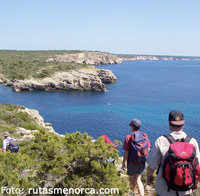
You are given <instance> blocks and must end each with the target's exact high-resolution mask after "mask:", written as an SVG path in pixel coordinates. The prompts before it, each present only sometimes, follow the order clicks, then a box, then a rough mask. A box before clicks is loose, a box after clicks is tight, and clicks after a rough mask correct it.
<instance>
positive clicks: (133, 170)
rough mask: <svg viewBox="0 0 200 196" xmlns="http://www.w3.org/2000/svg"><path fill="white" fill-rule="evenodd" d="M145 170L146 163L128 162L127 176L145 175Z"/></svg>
mask: <svg viewBox="0 0 200 196" xmlns="http://www.w3.org/2000/svg"><path fill="white" fill-rule="evenodd" d="M144 170H145V163H142V164H134V163H133V162H131V161H128V162H127V174H128V175H129V176H132V175H134V174H143V173H144Z"/></svg>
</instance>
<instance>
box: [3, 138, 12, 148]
mask: <svg viewBox="0 0 200 196" xmlns="http://www.w3.org/2000/svg"><path fill="white" fill-rule="evenodd" d="M10 139H12V138H11V137H7V138H6V139H4V140H3V149H6V150H7V148H8V147H9V140H10Z"/></svg>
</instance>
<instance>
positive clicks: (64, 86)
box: [0, 68, 116, 91]
mask: <svg viewBox="0 0 200 196" xmlns="http://www.w3.org/2000/svg"><path fill="white" fill-rule="evenodd" d="M115 81H116V77H115V75H114V74H113V73H112V72H111V71H109V70H104V69H96V68H82V69H79V70H71V71H68V72H56V73H55V74H54V75H52V76H51V77H46V78H37V79H36V78H31V79H25V80H17V79H8V78H6V77H5V76H4V75H0V83H1V84H4V85H6V86H11V87H12V88H13V90H14V91H25V90H27V91H35V90H45V91H50V90H67V91H70V90H77V91H105V90H106V88H105V84H107V83H114V82H115Z"/></svg>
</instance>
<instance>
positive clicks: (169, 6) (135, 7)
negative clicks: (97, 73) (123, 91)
mask: <svg viewBox="0 0 200 196" xmlns="http://www.w3.org/2000/svg"><path fill="white" fill-rule="evenodd" d="M199 8H200V1H199V0H192V1H189V0H124V1H123V0H5V1H4V0H1V1H0V49H17V50H43V49H46V50H54V49H56V50H63V49H66V50H74V49H78V50H79V49H83V50H100V51H106V52H111V53H129V54H160V55H162V54H163V55H189V56H200V12H199Z"/></svg>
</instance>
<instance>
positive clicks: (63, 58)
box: [47, 52, 121, 65]
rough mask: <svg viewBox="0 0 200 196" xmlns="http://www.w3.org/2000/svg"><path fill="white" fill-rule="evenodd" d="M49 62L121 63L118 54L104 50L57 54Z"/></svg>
mask: <svg viewBox="0 0 200 196" xmlns="http://www.w3.org/2000/svg"><path fill="white" fill-rule="evenodd" d="M47 62H75V63H82V64H87V65H103V64H120V63H121V59H120V58H119V57H118V56H117V55H113V54H109V53H103V52H81V53H76V54H65V55H56V56H55V57H52V58H49V59H47Z"/></svg>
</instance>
